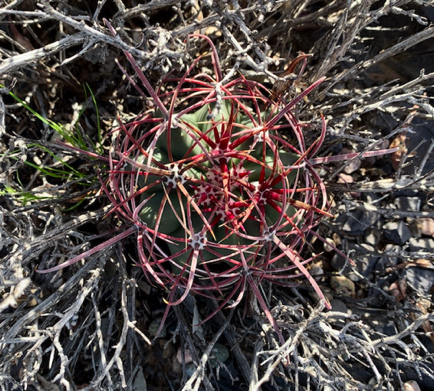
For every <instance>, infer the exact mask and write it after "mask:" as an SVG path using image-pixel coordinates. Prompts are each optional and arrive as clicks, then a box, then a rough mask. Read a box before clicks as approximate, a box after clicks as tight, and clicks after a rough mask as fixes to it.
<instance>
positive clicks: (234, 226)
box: [104, 36, 329, 324]
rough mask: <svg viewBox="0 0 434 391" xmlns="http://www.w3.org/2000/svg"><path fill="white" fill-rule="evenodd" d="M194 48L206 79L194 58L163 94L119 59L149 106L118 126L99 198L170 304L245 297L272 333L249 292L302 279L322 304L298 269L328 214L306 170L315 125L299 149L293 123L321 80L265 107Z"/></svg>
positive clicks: (300, 132) (258, 92)
mask: <svg viewBox="0 0 434 391" xmlns="http://www.w3.org/2000/svg"><path fill="white" fill-rule="evenodd" d="M201 38H202V39H204V40H206V41H207V42H208V43H209V45H210V47H211V49H212V50H211V52H212V59H213V64H214V75H213V76H210V75H208V74H203V73H201V74H195V75H192V74H193V70H194V68H195V66H196V64H197V62H198V61H199V59H198V60H196V61H195V62H194V63H193V65H192V66H191V67H190V68H189V69H188V71H187V72H186V73H185V74H184V76H183V77H182V78H174V77H167V78H166V79H165V80H163V84H164V86H165V87H164V89H163V88H162V89H161V91H164V92H158V93H157V92H156V91H155V90H154V89H152V88H151V87H150V84H149V82H148V80H147V79H146V77H145V75H144V74H143V73H142V71H141V70H140V68H139V67H138V66H137V64H136V62H135V61H134V59H133V57H132V56H131V55H129V54H128V53H125V54H126V56H127V58H128V60H129V61H130V63H131V64H132V66H133V68H134V69H135V71H136V73H137V76H138V77H139V79H140V80H141V82H142V83H143V85H144V86H145V88H146V90H147V92H148V93H149V95H150V96H151V97H152V100H153V104H154V107H152V108H151V109H150V110H149V111H147V112H146V113H145V114H144V115H143V116H142V117H140V118H137V119H136V120H135V121H133V122H131V123H129V124H125V125H124V124H122V125H121V127H120V129H119V134H118V136H117V143H116V144H115V145H114V148H113V150H112V154H111V156H110V165H111V167H110V172H109V175H108V180H107V184H105V185H104V189H105V191H106V193H107V195H108V196H109V197H110V198H111V199H112V202H113V204H114V205H115V207H114V210H115V211H116V212H117V213H118V214H119V215H120V216H121V217H122V218H123V219H124V220H125V219H126V220H128V221H130V223H131V224H133V225H134V226H135V227H136V228H137V249H138V255H139V259H140V262H139V264H140V266H141V267H142V268H143V271H144V272H145V273H146V275H147V276H148V278H149V280H150V281H151V282H157V283H158V284H160V285H162V286H164V287H166V288H168V289H169V290H170V291H171V293H170V295H169V299H168V303H169V305H176V304H179V303H180V302H182V301H183V300H184V299H185V297H186V296H187V295H188V294H189V292H191V291H194V292H197V293H199V294H205V295H207V294H208V295H209V294H210V292H215V293H216V295H215V296H217V297H220V298H222V306H223V305H227V304H228V303H230V304H229V305H236V304H238V303H239V302H240V300H241V298H242V297H243V294H244V292H245V291H246V288H248V287H250V289H252V291H253V293H254V294H255V295H256V297H258V300H259V302H260V303H261V305H262V306H263V308H264V310H265V311H266V313H267V316H269V318H270V320H271V321H272V322H273V324H274V321H273V320H272V318H271V315H270V314H269V311H268V310H267V308H266V305H265V302H264V300H263V299H262V296H261V294H260V291H259V289H258V284H259V283H260V282H261V281H264V280H267V281H271V282H277V283H282V282H285V281H287V280H288V279H292V278H294V277H298V276H303V275H304V276H305V277H307V278H308V279H309V281H310V283H311V284H312V286H313V288H314V289H315V291H316V292H317V294H318V295H319V297H320V298H321V299H323V300H324V302H325V303H326V305H328V304H327V301H326V300H325V297H324V295H323V294H322V293H321V290H320V288H319V287H318V285H317V283H316V282H315V280H314V279H313V278H312V277H311V275H310V274H309V272H308V270H307V269H306V266H305V265H306V263H307V262H309V261H310V260H311V259H310V258H309V259H303V258H302V256H301V252H302V249H303V247H304V245H305V243H306V238H307V236H308V234H309V233H310V232H311V230H312V229H313V228H314V227H315V226H317V224H318V223H319V221H320V220H321V217H323V216H324V215H329V213H328V212H327V211H326V210H327V197H326V191H325V186H324V184H323V183H322V181H321V179H320V177H319V176H318V174H317V172H316V171H315V169H314V167H313V166H312V164H311V163H310V159H312V157H313V155H314V154H315V153H316V152H317V150H318V149H319V147H320V145H321V142H322V139H323V136H324V134H325V122H324V119H322V120H321V122H322V132H321V134H322V137H321V138H320V139H319V140H317V142H316V143H314V144H312V145H310V146H308V145H307V144H306V142H305V139H304V132H305V130H304V128H305V127H306V125H302V124H300V123H299V122H298V121H297V119H296V118H295V116H294V115H293V113H292V112H291V109H293V108H294V106H295V105H296V104H297V103H298V102H300V101H301V100H302V99H303V97H305V96H306V95H307V94H308V93H309V92H310V91H312V90H313V89H314V88H315V87H316V86H318V85H319V83H321V81H322V79H321V80H318V81H317V82H315V83H314V84H312V85H311V86H310V87H308V88H307V89H306V90H305V91H304V92H303V93H302V94H300V95H299V96H297V97H296V98H294V99H293V100H292V101H291V102H289V103H283V102H282V101H279V100H271V99H270V97H271V96H272V94H271V93H270V91H269V90H267V88H265V87H264V86H263V85H261V84H260V83H257V82H255V81H252V80H247V79H245V78H244V77H243V76H240V77H238V78H236V79H235V80H226V79H224V78H222V75H221V71H220V66H219V59H218V56H217V53H216V51H215V48H214V46H213V44H212V42H211V41H210V40H209V38H207V37H205V36H202V37H201ZM124 72H125V70H124ZM125 73H126V72H125ZM128 77H129V76H128ZM129 80H130V82H131V83H133V85H134V86H135V87H136V88H139V87H138V86H137V84H136V83H135V82H134V81H133V79H132V78H130V77H129ZM139 91H140V93H141V95H142V96H145V93H144V92H143V91H142V90H140V89H139ZM281 134H286V135H287V136H289V137H287V138H284V137H283V136H281ZM289 139H292V142H290V141H288V140H289ZM177 292H178V296H177Z"/></svg>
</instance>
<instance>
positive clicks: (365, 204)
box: [0, 0, 434, 391]
mask: <svg viewBox="0 0 434 391" xmlns="http://www.w3.org/2000/svg"><path fill="white" fill-rule="evenodd" d="M0 7H1V8H0V55H1V59H2V61H1V63H0V79H1V80H0V83H1V84H2V88H1V89H0V165H1V169H0V294H1V297H0V385H1V387H2V389H5V390H24V389H27V390H63V389H67V390H79V389H80V390H89V391H90V390H121V389H122V390H123V389H126V390H148V391H152V390H185V391H187V390H206V391H208V390H235V389H237V390H249V391H253V390H297V391H298V390H300V391H301V390H310V389H316V390H324V391H326V390H327V391H331V390H406V391H407V390H410V391H411V390H414V391H417V390H433V389H434V360H433V353H434V333H433V330H432V327H433V323H434V315H433V313H432V310H433V293H434V288H433V287H434V282H433V281H434V264H433V259H434V254H433V249H434V210H433V204H434V199H433V194H434V193H433V191H434V182H433V179H434V178H433V174H432V172H433V169H434V159H433V153H432V151H433V148H434V108H433V106H432V96H433V91H434V88H433V79H434V51H433V47H434V27H433V26H434V7H433V6H432V4H431V2H430V1H423V0H422V1H421V0H418V1H416V0H414V1H412V0H400V1H376V0H366V1H353V2H347V1H344V0H334V1H313V0H293V1H273V0H270V1H268V0H257V1H250V0H234V1H205V0H203V1H199V0H192V1H188V2H186V1H183V0H181V1H178V0H176V1H174V0H164V1H163V0H162V1H149V2H137V1H135V0H102V1H98V2H96V1H95V2H85V1H80V0H64V1H62V2H52V1H51V2H50V1H48V0H42V1H41V2H36V1H33V0H23V1H20V0H16V1H7V2H4V3H3V4H1V5H0ZM105 20H107V21H108V22H109V23H110V24H111V25H112V26H114V27H115V28H116V31H117V34H118V36H116V37H113V35H112V34H111V32H110V29H109V25H108V24H107V23H106V22H105ZM189 34H202V35H204V36H206V37H208V38H209V39H211V40H212V42H213V44H214V45H215V47H216V49H217V53H218V56H219V58H220V65H221V68H222V69H223V75H227V74H229V73H230V72H231V71H233V78H235V77H238V76H239V75H241V74H242V75H244V76H245V77H246V78H248V79H250V80H257V81H258V82H261V83H263V84H264V85H266V87H267V88H268V89H269V90H270V91H271V90H272V88H273V85H274V84H275V83H276V80H277V79H278V75H280V76H283V74H284V71H285V69H288V66H290V64H291V63H292V61H293V60H294V59H295V58H297V56H298V55H299V54H300V52H303V53H309V54H311V55H312V56H310V57H309V58H308V60H307V61H306V67H305V69H304V72H303V73H302V72H301V66H300V65H297V66H295V67H294V73H293V74H292V76H293V77H292V79H291V82H289V83H287V84H282V85H285V86H286V87H287V88H286V89H285V90H284V92H283V95H282V96H281V99H283V100H284V101H290V100H291V99H292V98H293V97H294V96H296V94H298V93H300V92H301V91H303V90H305V89H306V88H307V87H308V86H309V85H310V84H312V83H313V82H315V81H316V80H318V79H319V78H321V77H323V76H325V77H326V79H325V81H324V82H323V83H322V84H321V85H320V86H319V87H318V89H316V90H315V91H314V92H312V93H311V94H309V96H308V97H306V98H305V99H303V100H302V101H301V102H299V103H298V104H297V106H296V107H295V108H294V112H295V115H296V116H297V119H299V120H300V121H304V122H306V123H309V124H310V125H309V127H306V128H304V130H303V131H304V132H305V138H306V141H307V142H308V143H310V145H311V144H313V143H315V142H316V140H317V139H318V138H319V137H320V132H321V126H320V125H321V122H320V118H321V115H323V116H324V118H325V120H326V123H327V128H326V130H327V132H326V137H325V140H324V143H323V145H322V147H321V149H320V150H319V151H318V153H317V154H316V156H315V158H319V157H325V158H327V159H326V160H325V162H324V163H321V164H319V165H318V167H317V172H318V174H319V175H320V176H321V178H322V179H323V180H324V182H325V184H326V188H327V192H328V196H329V202H330V208H329V212H331V213H332V214H333V215H334V218H328V219H323V220H322V222H321V224H320V225H319V226H318V228H317V229H316V231H315V233H316V234H312V235H311V236H310V237H308V238H307V242H308V243H307V245H306V249H307V250H306V254H304V253H303V256H304V257H305V258H309V257H312V259H313V260H312V262H310V263H309V266H308V270H309V273H310V274H311V275H312V276H313V277H314V278H315V281H317V283H318V284H319V285H320V287H321V289H322V291H323V293H324V294H325V296H326V298H327V299H328V301H329V302H330V303H331V305H332V309H331V310H328V309H326V308H325V305H324V303H322V302H321V301H320V300H319V298H318V296H317V295H316V294H315V292H314V290H313V289H312V287H311V285H310V284H309V283H308V281H306V279H305V278H303V277H297V278H295V277H294V278H291V279H288V280H287V281H283V283H282V281H280V282H281V283H276V284H270V283H269V282H265V281H263V282H262V283H260V284H259V286H260V291H261V294H262V296H261V297H264V298H265V300H266V304H267V306H268V308H269V309H270V313H271V314H272V316H273V318H274V319H275V320H276V322H277V324H278V326H279V328H280V330H281V332H282V335H283V337H284V340H285V341H286V342H285V343H284V344H282V343H281V342H279V339H278V336H277V334H276V333H275V330H274V329H273V327H272V325H271V324H270V322H269V319H268V318H267V317H266V315H265V314H264V312H263V310H262V307H261V306H260V305H259V304H258V302H257V301H255V295H254V294H253V293H252V292H251V291H249V290H248V289H246V292H245V294H244V299H243V301H242V302H241V304H239V305H238V306H236V307H235V308H229V307H228V306H223V308H221V309H220V310H218V308H219V306H220V305H221V300H220V299H221V298H220V297H216V295H215V294H211V293H210V294H209V295H207V296H200V295H197V294H190V295H188V296H187V298H186V299H185V300H184V301H183V302H182V303H181V304H179V305H177V306H173V308H171V310H170V311H169V312H168V315H167V313H166V308H167V300H169V292H170V289H171V287H169V286H168V287H167V289H163V288H161V287H160V286H159V285H158V284H156V283H155V281H154V280H152V279H151V278H147V277H146V276H145V273H144V272H143V270H142V268H139V267H137V262H138V259H139V254H138V250H137V247H136V242H135V241H134V240H132V239H131V237H125V238H123V239H122V240H120V241H117V240H112V241H111V242H110V240H111V238H114V237H115V236H116V235H119V233H122V232H125V228H124V225H123V224H124V222H123V221H122V220H121V219H119V216H118V215H116V214H115V213H109V212H110V210H111V208H112V205H111V200H110V199H109V198H108V197H107V196H106V195H105V193H104V191H103V189H102V186H101V180H102V183H104V178H105V177H104V175H106V174H107V172H103V171H102V169H104V170H107V166H106V165H104V164H106V162H104V164H103V163H102V162H101V161H99V160H98V159H94V158H93V156H91V154H92V153H95V154H96V153H98V154H104V153H107V154H108V152H109V150H110V147H111V146H113V142H114V141H113V140H115V136H114V135H113V133H112V132H111V131H112V130H113V129H116V128H117V127H119V124H120V123H124V124H128V123H130V122H131V121H133V120H134V119H135V118H137V116H138V115H140V114H142V113H143V112H145V111H146V110H148V109H149V107H150V105H151V104H152V102H151V99H149V97H147V96H141V95H140V94H139V93H138V92H137V90H136V89H135V88H134V87H133V85H132V84H133V80H134V81H135V82H136V83H138V84H139V83H141V81H140V79H139V78H137V77H136V76H133V78H132V79H131V80H129V79H128V78H127V77H126V74H125V73H124V72H123V71H122V70H121V69H120V67H119V66H118V65H120V66H121V67H124V68H125V69H126V70H127V71H126V72H127V73H128V74H130V75H133V74H134V70H133V69H132V68H131V66H130V65H129V63H128V60H127V58H126V55H125V52H126V53H130V54H131V55H132V56H133V57H134V58H135V59H136V61H137V62H138V64H139V66H140V68H141V69H142V70H143V72H144V73H145V74H146V77H147V78H148V79H149V81H150V83H151V84H152V86H153V87H154V88H156V89H158V88H160V89H161V91H163V92H164V91H165V90H164V88H166V87H165V83H164V81H165V78H167V75H168V74H170V75H171V76H179V75H182V74H183V73H184V72H185V71H186V70H187V68H188V67H189V66H190V65H191V64H192V62H193V61H194V60H195V59H198V57H199V56H202V57H201V59H200V60H199V62H198V64H197V66H196V67H195V71H196V72H197V73H199V72H202V73H207V74H211V73H212V70H213V63H212V61H211V56H210V51H209V45H207V44H206V41H204V40H199V39H197V38H194V37H192V36H189ZM123 51H124V52H123ZM282 72H283V73H282ZM284 81H285V82H287V79H285V80H282V79H281V80H280V82H284ZM11 93H13V94H15V96H16V97H18V98H19V99H21V101H22V102H24V103H19V102H17V100H16V99H15V98H14V97H13V96H12V95H11ZM24 105H25V106H24ZM41 119H42V120H41ZM55 124H58V125H61V127H59V126H57V128H56V125H55ZM68 135H69V136H72V137H73V139H70V138H69V139H68ZM284 136H285V137H287V138H288V139H289V140H290V138H291V136H290V135H289V134H287V135H284ZM71 145H76V146H79V147H80V149H82V150H86V151H87V153H82V152H80V151H78V148H75V149H74V148H71ZM395 147H396V148H397V149H396V150H393V151H389V153H385V154H381V155H378V156H375V154H371V155H369V154H365V156H363V154H361V155H358V156H353V155H351V156H350V155H347V157H346V158H345V159H343V160H342V159H341V160H340V161H333V158H332V157H333V156H337V155H342V154H351V153H353V152H358V153H362V152H368V151H374V150H377V151H378V150H386V149H388V148H395ZM104 167H105V168H104ZM123 230H124V231H123ZM319 237H321V238H325V239H324V241H323V240H321V239H319ZM107 241H109V245H106V244H107V243H106V242H107ZM95 249H96V250H95ZM85 252H86V255H87V256H86V257H83V259H81V260H79V261H78V262H76V263H74V264H73V265H71V266H69V267H66V268H62V269H61V270H58V271H56V272H52V273H48V274H42V273H39V271H41V270H45V269H49V268H52V267H55V266H56V265H59V264H62V263H63V262H65V261H67V260H68V259H71V258H74V257H77V256H79V255H80V254H83V253H85ZM78 258H80V257H78ZM214 312H215V314H214V316H213V317H211V318H210V319H209V320H207V321H206V322H202V321H203V320H204V319H206V318H208V317H209V315H210V314H212V313H214ZM166 315H167V318H165V317H166ZM162 320H164V328H163V329H162V331H161V332H160V333H159V335H156V333H157V330H158V329H159V328H160V325H161V321H162Z"/></svg>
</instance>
